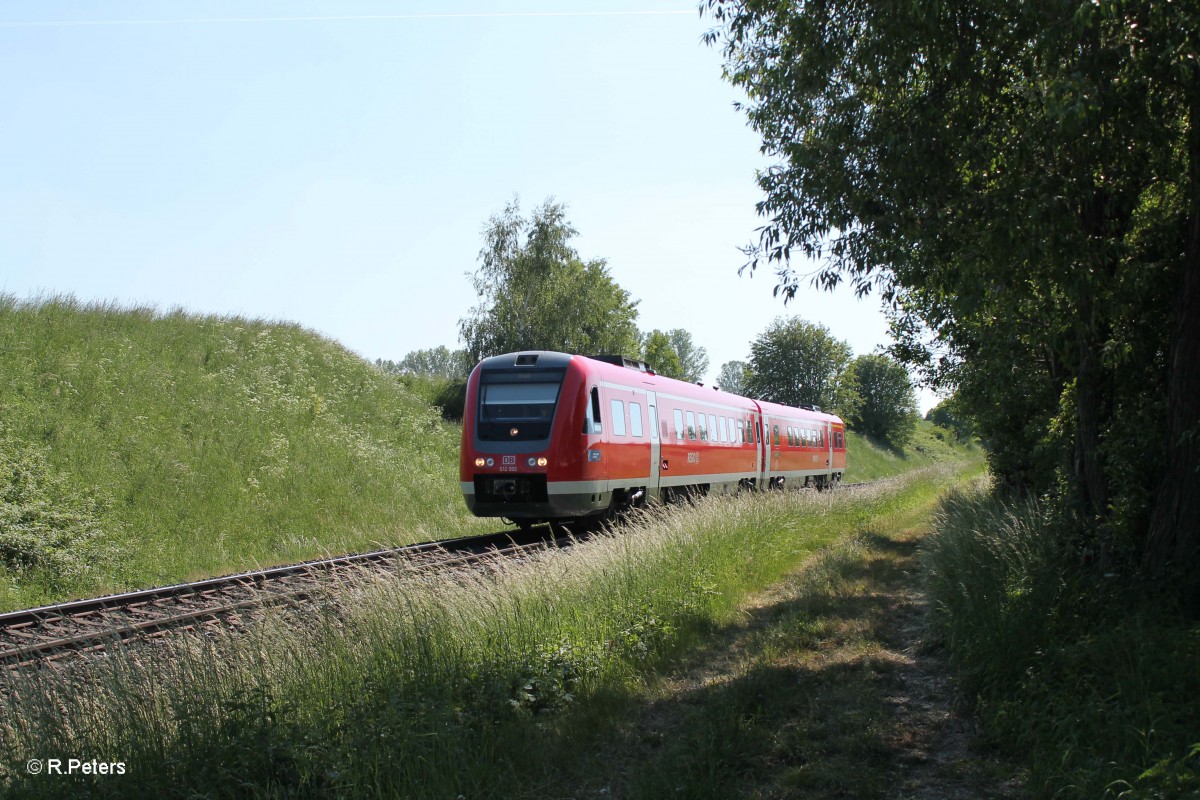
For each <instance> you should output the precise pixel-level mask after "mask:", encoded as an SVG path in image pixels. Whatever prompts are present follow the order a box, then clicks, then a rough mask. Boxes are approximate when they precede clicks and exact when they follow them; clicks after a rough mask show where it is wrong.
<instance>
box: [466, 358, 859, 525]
mask: <svg viewBox="0 0 1200 800" xmlns="http://www.w3.org/2000/svg"><path fill="white" fill-rule="evenodd" d="M845 470H846V434H845V425H844V424H843V423H842V420H841V419H839V418H838V417H836V416H834V415H832V414H823V413H821V412H820V411H819V410H816V409H808V408H791V407H789V406H783V405H778V404H775V403H767V402H763V401H760V400H750V399H748V398H745V397H741V396H739V395H736V394H730V393H729V392H723V391H720V390H718V389H717V388H716V387H704V386H700V385H693V384H690V383H686V382H684V381H677V380H674V379H672V378H664V377H662V376H661V375H655V374H654V372H652V371H651V370H649V369H648V368H647V367H646V365H645V364H643V363H641V362H639V361H633V360H630V359H625V358H621V357H619V356H616V357H612V356H598V357H586V356H577V355H568V354H566V353H555V352H546V351H534V352H522V353H509V354H506V355H502V356H495V357H493V358H487V359H484V360H483V361H481V362H480V363H479V364H478V366H476V367H475V369H474V370H473V371H472V372H471V377H470V379H469V380H468V382H467V400H466V409H465V413H464V416H463V438H462V457H461V461H460V466H459V478H460V480H461V481H462V490H463V495H464V497H465V498H466V501H467V506H468V507H469V508H470V509H471V511H472V512H473V513H474V514H475V515H476V516H480V517H507V518H508V519H511V520H513V521H514V522H516V523H517V524H519V525H521V526H522V527H528V526H529V525H532V524H533V523H535V522H541V521H570V520H580V519H583V518H587V517H604V516H607V515H608V514H610V513H612V512H614V511H617V510H620V509H622V508H625V507H629V506H635V505H642V504H644V503H646V502H647V501H650V500H662V501H664V502H670V501H671V500H673V499H676V498H678V497H682V496H687V495H690V494H707V493H709V492H713V493H727V492H734V491H737V490H738V489H742V488H767V487H771V488H775V487H780V488H781V487H783V486H784V485H785V484H787V485H797V486H810V485H812V486H816V487H817V488H824V487H826V486H832V485H833V484H835V483H837V482H838V481H839V480H841V477H842V474H843V473H844V472H845Z"/></svg>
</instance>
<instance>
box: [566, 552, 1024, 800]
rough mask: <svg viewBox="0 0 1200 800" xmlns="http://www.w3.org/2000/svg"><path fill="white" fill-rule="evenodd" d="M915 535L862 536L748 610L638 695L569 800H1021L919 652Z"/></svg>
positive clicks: (1011, 777) (940, 667)
mask: <svg viewBox="0 0 1200 800" xmlns="http://www.w3.org/2000/svg"><path fill="white" fill-rule="evenodd" d="M918 535H919V534H918V532H917V531H903V532H900V533H897V534H894V535H892V536H884V535H879V534H864V535H860V536H858V537H857V538H855V539H853V540H851V541H849V542H844V543H842V544H840V545H838V546H835V547H834V548H833V549H831V550H828V551H824V552H822V553H821V554H819V555H818V556H816V557H815V558H813V559H812V560H810V561H809V562H808V563H807V564H806V565H805V567H804V568H803V569H801V570H800V571H798V572H797V573H796V574H795V575H793V576H792V577H791V579H789V580H788V581H786V582H784V583H782V584H780V585H778V586H776V587H773V588H772V590H771V591H769V592H767V593H764V594H762V595H760V596H758V597H756V598H755V599H754V601H753V602H751V603H749V604H747V606H746V607H745V608H744V609H743V612H742V614H741V617H740V619H739V620H737V621H736V622H735V623H734V624H732V625H729V626H727V627H725V628H723V629H721V630H719V631H716V632H714V635H713V637H712V638H711V640H710V644H709V646H707V647H706V648H704V649H703V650H701V651H698V652H694V653H693V654H691V655H690V656H689V657H688V658H687V659H686V661H684V662H681V663H680V664H679V665H678V666H677V668H676V669H675V670H674V671H673V672H672V673H671V674H670V675H668V676H667V677H665V678H664V679H663V680H661V681H660V682H659V683H658V684H657V685H655V686H654V687H652V688H651V689H650V691H649V696H648V699H647V700H646V702H645V704H644V705H643V706H642V707H640V708H639V710H638V713H637V714H636V715H635V716H634V717H632V718H631V719H630V721H629V723H628V725H627V726H626V727H625V728H624V729H623V730H622V732H621V734H620V736H619V737H617V740H616V741H614V743H613V745H612V747H611V748H610V749H607V750H606V751H605V752H603V753H600V754H598V755H599V760H598V762H597V763H599V764H603V765H606V768H602V770H603V773H604V779H603V782H602V783H595V782H592V781H585V783H590V784H592V785H591V786H590V787H589V790H588V792H587V795H580V796H589V795H590V796H603V797H630V798H661V797H711V798H729V797H754V798H758V797H763V798H765V797H789V798H790V797H795V798H800V797H803V798H846V797H849V798H888V799H889V800H901V799H902V798H903V799H907V798H914V799H915V798H922V799H925V800H956V799H958V798H963V799H966V798H971V799H972V800H974V799H976V798H995V799H996V800H1016V799H1017V798H1022V797H1024V796H1025V794H1024V790H1023V788H1022V781H1021V777H1022V776H1021V772H1020V770H1019V769H1017V768H1015V767H1014V766H1013V765H1011V764H1008V763H1005V762H1004V761H1003V760H1001V759H1000V758H998V757H997V756H996V755H995V754H994V753H993V752H991V751H989V750H988V749H986V748H984V747H982V746H981V745H980V744H979V737H978V736H977V735H976V733H975V731H974V723H973V721H972V720H971V718H970V716H969V715H967V714H964V713H963V712H962V711H961V710H960V709H959V708H958V707H957V706H956V704H955V702H954V701H955V696H954V683H953V680H952V678H951V677H950V673H949V669H948V667H947V665H946V663H945V660H944V658H943V656H942V655H941V654H940V652H938V651H937V650H936V649H933V648H930V647H929V646H928V644H927V642H926V639H925V629H924V615H925V600H924V598H923V596H922V595H921V593H920V591H919V589H918V587H917V580H916V574H917V566H918V565H917V557H916V550H917V537H918ZM592 774H593V776H594V775H595V774H596V773H595V772H593V773H592Z"/></svg>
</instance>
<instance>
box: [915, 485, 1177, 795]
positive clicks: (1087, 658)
mask: <svg viewBox="0 0 1200 800" xmlns="http://www.w3.org/2000/svg"><path fill="white" fill-rule="evenodd" d="M1068 530H1069V529H1068V528H1067V526H1066V525H1065V524H1064V523H1062V522H1061V521H1059V520H1058V519H1057V518H1056V517H1055V515H1054V513H1053V512H1052V511H1050V510H1048V509H1047V508H1045V507H1040V506H1039V505H1038V504H1037V503H1034V502H1032V501H1019V502H1011V503H1009V502H1004V501H1002V500H1000V499H997V498H996V497H993V496H989V495H986V494H984V493H983V492H979V493H976V494H961V493H960V494H956V495H953V496H951V497H950V498H948V499H947V500H946V501H945V502H944V503H943V506H942V509H941V511H940V512H939V515H938V518H937V522H936V531H935V533H934V534H933V535H932V536H930V537H929V538H928V539H927V540H926V542H925V571H926V580H927V585H928V589H929V593H930V599H931V601H932V611H931V615H932V630H933V632H934V634H935V636H936V637H938V638H939V639H940V641H941V642H942V643H944V644H945V646H946V648H947V649H948V651H949V655H950V659H951V662H952V663H953V664H954V665H955V667H956V668H957V669H958V670H959V674H960V677H961V686H962V689H963V691H964V694H965V695H966V696H967V698H968V699H969V700H970V701H973V702H974V703H975V704H976V708H977V709H978V711H979V712H980V714H981V716H982V718H983V722H984V724H985V729H986V730H987V731H988V732H989V733H990V735H991V736H992V737H993V739H994V740H995V741H996V742H997V743H998V744H1000V745H1002V746H1003V748H1004V749H1006V750H1008V751H1009V752H1010V753H1012V754H1013V755H1015V756H1019V757H1022V758H1027V759H1028V760H1029V764H1030V768H1031V780H1030V788H1031V789H1032V790H1033V793H1034V795H1035V796H1039V797H1054V798H1081V799H1082V798H1100V797H1113V798H1116V797H1120V798H1123V799H1125V800H1133V798H1145V800H1151V799H1152V798H1168V797H1200V744H1198V743H1197V731H1200V701H1198V700H1197V698H1198V697H1200V666H1198V665H1200V625H1198V624H1197V623H1196V622H1195V621H1188V620H1187V619H1185V618H1184V617H1183V616H1181V615H1180V614H1178V613H1176V611H1175V609H1173V608H1172V607H1170V606H1169V605H1163V604H1162V601H1161V598H1159V597H1157V596H1155V595H1153V594H1152V593H1151V592H1149V591H1145V590H1143V591H1141V592H1139V591H1131V590H1129V589H1127V588H1122V587H1127V586H1128V585H1129V583H1130V582H1127V581H1125V582H1122V583H1121V584H1120V586H1118V584H1117V582H1116V581H1115V580H1114V578H1115V576H1113V575H1111V574H1106V573H1104V572H1101V571H1100V570H1098V569H1097V568H1096V567H1095V566H1094V565H1089V564H1086V563H1084V562H1085V561H1086V559H1083V558H1081V557H1080V556H1081V551H1080V550H1079V549H1078V548H1076V547H1074V546H1072V545H1071V542H1072V539H1071V538H1070V536H1069V535H1068Z"/></svg>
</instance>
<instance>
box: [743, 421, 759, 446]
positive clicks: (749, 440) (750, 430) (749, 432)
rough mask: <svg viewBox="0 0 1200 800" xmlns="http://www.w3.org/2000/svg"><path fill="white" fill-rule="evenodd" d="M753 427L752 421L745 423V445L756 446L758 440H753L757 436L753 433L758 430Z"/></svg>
mask: <svg viewBox="0 0 1200 800" xmlns="http://www.w3.org/2000/svg"><path fill="white" fill-rule="evenodd" d="M754 425H755V423H754V420H753V419H751V420H750V421H749V422H747V423H746V444H756V443H757V442H758V439H756V438H755V436H756V435H757V434H755V431H756V430H758V428H756V427H754Z"/></svg>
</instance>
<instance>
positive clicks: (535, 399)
mask: <svg viewBox="0 0 1200 800" xmlns="http://www.w3.org/2000/svg"><path fill="white" fill-rule="evenodd" d="M562 379H563V370H527V371H523V372H517V371H507V370H505V371H492V370H485V371H484V372H483V374H482V375H481V376H480V386H479V426H478V432H479V438H480V439H491V440H503V441H527V440H530V439H545V438H547V437H548V436H549V435H550V425H551V423H552V422H553V421H554V409H555V408H556V406H557V405H558V390H559V388H560V387H561V386H562Z"/></svg>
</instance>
